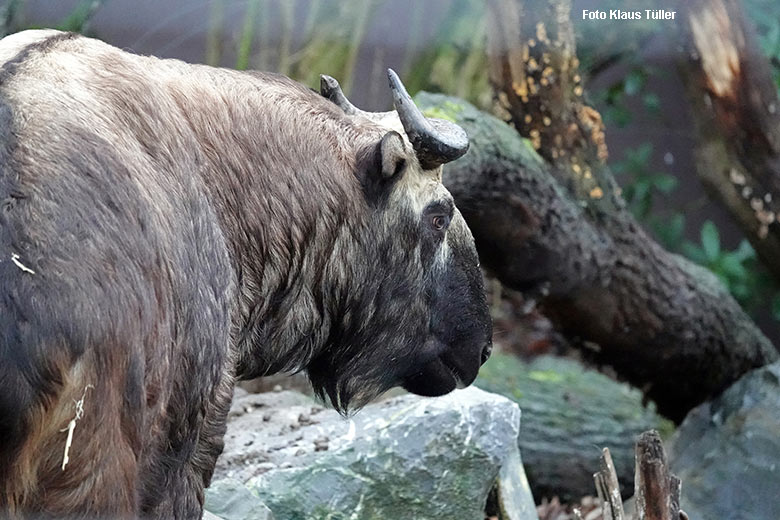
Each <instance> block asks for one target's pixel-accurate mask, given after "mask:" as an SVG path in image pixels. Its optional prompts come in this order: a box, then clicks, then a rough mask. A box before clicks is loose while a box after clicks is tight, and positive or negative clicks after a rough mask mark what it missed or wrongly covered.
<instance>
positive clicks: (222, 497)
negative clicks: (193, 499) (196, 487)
mask: <svg viewBox="0 0 780 520" xmlns="http://www.w3.org/2000/svg"><path fill="white" fill-rule="evenodd" d="M205 509H206V513H207V514H208V515H210V516H211V517H212V518H216V519H217V520H274V515H273V514H272V513H271V510H270V509H268V508H267V507H266V506H265V504H263V502H262V501H261V500H260V499H259V498H257V497H256V496H255V495H253V494H252V492H251V491H249V489H247V488H246V486H244V485H243V484H242V483H241V482H239V481H237V480H233V479H224V480H219V481H217V482H214V483H212V484H211V486H209V488H208V489H207V490H206V504H205ZM208 518H209V516H207V515H206V514H204V515H203V520H207V519H208Z"/></svg>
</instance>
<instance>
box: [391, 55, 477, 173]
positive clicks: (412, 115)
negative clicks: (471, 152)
mask: <svg viewBox="0 0 780 520" xmlns="http://www.w3.org/2000/svg"><path fill="white" fill-rule="evenodd" d="M387 77H388V79H389V80H390V90H392V92H393V105H395V110H396V111H397V112H398V117H399V118H400V119H401V124H402V125H403V127H404V131H405V132H406V135H407V137H409V141H410V142H411V143H412V147H414V152H415V154H416V155H417V160H419V161H420V165H421V166H422V167H423V168H424V169H426V170H431V169H433V168H437V167H439V166H441V165H442V164H445V163H448V162H450V161H454V160H455V159H457V158H458V157H460V156H462V155H463V154H464V153H466V150H468V149H469V138H468V136H467V135H466V132H465V131H464V130H463V129H462V128H461V127H459V126H458V125H456V124H455V123H451V122H449V121H445V120H443V119H433V118H431V119H428V118H426V117H425V116H424V115H423V113H422V112H421V111H420V109H419V108H417V105H415V104H414V101H412V98H411V97H410V96H409V93H408V92H407V91H406V88H405V87H404V84H403V83H401V80H400V79H399V78H398V74H396V73H395V71H393V69H387Z"/></svg>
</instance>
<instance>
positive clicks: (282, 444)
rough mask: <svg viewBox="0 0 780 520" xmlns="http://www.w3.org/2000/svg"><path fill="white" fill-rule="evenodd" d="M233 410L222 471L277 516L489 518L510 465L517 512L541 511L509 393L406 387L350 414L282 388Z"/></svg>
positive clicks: (508, 489) (507, 489) (509, 495)
mask: <svg viewBox="0 0 780 520" xmlns="http://www.w3.org/2000/svg"><path fill="white" fill-rule="evenodd" d="M280 403H282V404H280ZM247 409H249V410H251V411H249V412H246V410H247ZM233 410H234V412H235V413H234V412H231V414H232V417H231V421H230V422H229V424H228V434H227V436H226V446H225V452H224V454H223V457H221V458H220V461H219V462H218V466H217V472H216V474H215V479H222V478H225V477H228V476H231V477H233V478H235V479H238V480H239V481H241V482H245V483H246V484H247V487H248V488H249V489H250V490H251V491H252V493H254V494H256V495H257V496H258V497H259V499H260V500H262V502H264V503H265V504H266V505H267V506H268V507H269V508H270V509H271V510H272V511H273V514H274V516H275V518H276V520H293V519H304V518H305V519H319V518H322V519H325V518H331V519H337V518H345V519H346V518H354V519H357V520H359V519H374V518H376V519H379V518H382V519H395V518H399V519H401V518H415V519H419V520H426V519H430V520H434V519H458V520H469V519H474V520H482V519H483V518H484V507H485V502H486V500H487V496H488V493H489V491H490V489H491V488H492V487H493V485H494V483H495V481H496V477H498V475H499V472H501V470H502V468H504V471H503V472H502V475H503V478H502V480H501V482H502V485H503V488H502V489H503V490H504V494H505V503H506V504H513V505H512V507H515V508H516V509H518V510H519V511H521V513H520V514H524V515H525V516H515V517H509V518H512V519H513V520H514V518H517V519H523V520H525V519H531V518H533V519H535V518H537V517H536V516H535V509H534V504H533V500H532V499H531V497H530V494H529V493H528V492H527V488H525V489H524V488H523V486H522V480H523V478H524V475H523V472H522V465H520V457H519V454H518V453H517V451H516V450H517V435H518V431H519V426H520V424H519V423H520V410H519V409H518V407H517V405H516V404H514V403H512V402H511V401H509V400H507V399H505V398H503V397H500V396H496V395H493V394H489V393H487V392H484V391H482V390H479V389H476V388H469V389H465V390H459V391H456V392H453V393H452V394H449V395H447V396H443V397H439V398H421V397H417V396H412V395H404V396H401V397H395V398H392V399H389V400H386V401H383V402H380V403H376V404H372V405H369V406H367V407H366V408H364V409H363V410H362V411H361V412H359V413H358V414H356V415H355V416H354V417H353V418H352V419H344V418H342V417H341V416H339V415H338V414H337V413H336V412H334V411H332V410H326V409H324V408H322V407H321V406H319V405H317V404H316V403H314V402H312V401H310V400H308V399H307V398H305V397H302V396H299V395H297V394H292V393H291V392H280V393H273V394H258V395H248V396H243V397H240V398H239V399H237V400H236V401H235V402H234V405H233ZM510 466H511V467H510ZM217 482H219V481H217ZM215 485H217V483H215ZM212 487H214V486H212ZM210 492H211V491H209V493H210ZM514 495H517V496H514ZM210 510H211V511H213V512H215V513H217V514H221V513H220V512H219V511H216V510H213V509H210ZM528 512H533V516H531V515H528V514H526V513H528Z"/></svg>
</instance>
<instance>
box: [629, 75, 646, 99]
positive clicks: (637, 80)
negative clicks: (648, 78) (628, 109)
mask: <svg viewBox="0 0 780 520" xmlns="http://www.w3.org/2000/svg"><path fill="white" fill-rule="evenodd" d="M644 85H645V73H644V72H643V71H642V70H641V69H634V70H632V71H631V72H629V73H628V75H627V76H626V83H625V86H624V90H625V92H626V94H628V95H629V96H633V95H636V94H638V93H639V91H640V90H642V87H644Z"/></svg>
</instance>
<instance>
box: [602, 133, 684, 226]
mask: <svg viewBox="0 0 780 520" xmlns="http://www.w3.org/2000/svg"><path fill="white" fill-rule="evenodd" d="M652 154H653V145H652V144H651V143H649V142H645V143H642V144H641V145H639V146H637V147H636V148H633V149H632V148H627V149H626V150H625V151H624V152H623V159H622V160H620V161H617V162H614V163H613V164H612V171H613V172H614V173H615V174H616V175H625V176H627V177H628V180H627V182H624V185H625V186H624V188H623V196H624V198H625V199H626V202H627V203H628V205H629V208H631V211H632V212H633V213H634V215H635V216H636V217H637V218H638V219H639V220H646V219H647V218H648V217H649V216H650V212H651V210H652V208H653V197H654V196H656V195H657V194H666V193H669V192H671V191H672V190H674V189H675V188H676V187H677V178H676V177H674V176H673V175H670V174H668V173H665V172H659V171H655V170H653V169H652V168H651V167H650V159H651V157H652Z"/></svg>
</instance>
